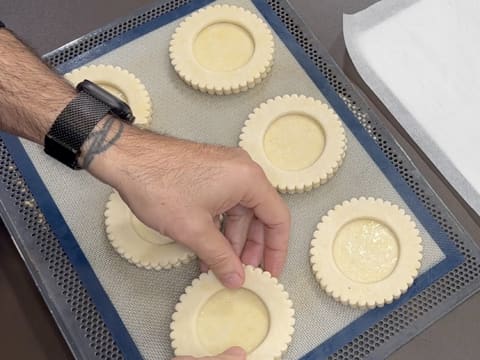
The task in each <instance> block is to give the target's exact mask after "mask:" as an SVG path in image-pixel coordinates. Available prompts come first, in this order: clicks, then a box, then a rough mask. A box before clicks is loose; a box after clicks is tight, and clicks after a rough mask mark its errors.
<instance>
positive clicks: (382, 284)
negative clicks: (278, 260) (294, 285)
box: [310, 197, 422, 308]
mask: <svg viewBox="0 0 480 360" xmlns="http://www.w3.org/2000/svg"><path fill="white" fill-rule="evenodd" d="M421 242H422V239H421V238H420V236H419V231H418V229H417V227H416V225H415V223H414V222H413V220H412V219H411V217H410V216H409V215H407V214H405V211H404V210H403V209H400V208H399V207H398V206H397V205H393V204H391V203H390V202H388V201H384V200H382V199H374V198H368V199H366V198H364V197H361V198H359V199H356V198H354V199H351V200H350V201H345V202H343V204H341V205H337V206H336V207H335V208H334V209H333V210H330V211H329V212H328V214H327V215H326V216H324V217H323V218H322V221H321V222H320V223H319V224H318V226H317V230H316V231H315V234H314V239H313V240H312V244H311V249H310V261H311V264H312V269H313V272H314V273H315V276H316V278H317V280H318V281H319V283H320V286H321V287H322V288H323V289H324V290H325V291H326V292H327V293H328V294H329V295H331V296H333V297H334V298H335V300H337V301H340V302H342V303H343V304H348V305H350V306H353V307H360V308H374V307H381V306H383V305H384V304H390V303H391V302H392V301H393V300H394V299H398V298H399V297H400V295H401V294H403V293H404V292H406V291H407V289H408V288H409V287H410V286H411V285H412V283H413V281H414V279H415V278H416V277H417V275H418V270H419V269H420V265H421V263H420V262H421V259H422V245H421Z"/></svg>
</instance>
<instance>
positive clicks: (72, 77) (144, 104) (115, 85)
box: [64, 65, 152, 128]
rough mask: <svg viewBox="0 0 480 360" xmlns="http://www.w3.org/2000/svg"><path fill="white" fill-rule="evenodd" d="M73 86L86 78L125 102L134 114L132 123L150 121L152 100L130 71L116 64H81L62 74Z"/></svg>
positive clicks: (148, 123) (147, 122)
mask: <svg viewBox="0 0 480 360" xmlns="http://www.w3.org/2000/svg"><path fill="white" fill-rule="evenodd" d="M64 77H65V79H67V80H68V81H69V82H70V83H71V84H72V85H73V86H77V84H78V83H80V82H82V81H83V80H85V79H87V80H90V81H92V82H94V83H95V84H97V85H98V86H100V87H101V88H103V89H104V90H106V91H108V92H109V93H111V94H112V95H114V96H116V97H117V98H119V99H120V100H122V101H124V102H126V103H127V104H128V105H129V106H130V108H131V109H132V113H133V115H134V116H135V121H134V124H135V125H137V126H139V127H142V128H146V127H148V126H149V125H150V123H151V121H152V101H151V99H150V96H149V95H148V92H147V89H146V88H145V86H144V85H143V84H142V83H141V82H140V80H139V79H138V78H137V77H135V75H133V74H132V73H130V72H128V71H127V70H125V69H122V68H120V67H118V66H112V65H89V66H82V67H80V68H78V69H75V70H73V71H72V72H69V73H66V74H65V75H64Z"/></svg>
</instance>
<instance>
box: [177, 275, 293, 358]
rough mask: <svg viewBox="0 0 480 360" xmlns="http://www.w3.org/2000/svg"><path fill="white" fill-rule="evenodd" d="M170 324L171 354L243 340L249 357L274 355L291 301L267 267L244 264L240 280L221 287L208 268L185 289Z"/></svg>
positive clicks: (281, 347) (217, 349)
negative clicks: (233, 286)
mask: <svg viewBox="0 0 480 360" xmlns="http://www.w3.org/2000/svg"><path fill="white" fill-rule="evenodd" d="M175 310H176V311H175V313H174V314H173V315H172V323H171V325H170V328H171V329H172V332H171V333H170V337H171V339H172V347H173V349H174V351H175V355H176V356H182V355H191V356H195V357H201V356H213V355H216V354H218V353H221V352H223V351H224V350H226V349H227V348H229V347H231V346H234V345H237V346H242V347H243V348H244V349H245V350H246V351H247V352H248V356H247V359H249V360H276V359H280V358H281V355H282V354H283V353H284V352H285V351H286V350H287V346H288V344H289V343H290V341H291V336H292V334H293V331H294V329H293V325H294V323H295V319H294V310H293V308H292V302H291V301H290V299H289V298H288V294H287V293H286V292H285V290H284V289H283V286H282V285H281V284H279V283H278V281H277V279H275V278H273V277H271V275H270V274H269V273H268V272H264V271H262V270H261V269H259V268H253V267H252V266H245V283H244V284H243V287H242V288H240V289H237V290H230V289H226V288H225V287H223V285H222V284H221V283H220V282H219V281H218V280H217V278H216V277H215V275H214V274H213V273H212V272H211V271H210V272H208V273H206V274H202V275H200V277H199V278H198V279H195V280H194V281H193V283H192V285H191V286H189V287H187V288H186V289H185V294H184V295H182V296H181V297H180V302H179V303H178V304H177V305H176V307H175Z"/></svg>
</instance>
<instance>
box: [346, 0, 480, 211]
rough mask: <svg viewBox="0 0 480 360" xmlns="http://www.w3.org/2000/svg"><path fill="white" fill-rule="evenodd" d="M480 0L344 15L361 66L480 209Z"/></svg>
mask: <svg viewBox="0 0 480 360" xmlns="http://www.w3.org/2000/svg"><path fill="white" fill-rule="evenodd" d="M479 19H480V1H478V0H383V1H380V2H378V3H376V4H374V5H372V6H371V7H369V8H367V9H365V10H363V11H361V12H359V13H356V14H354V15H344V35H345V42H346V45H347V49H348V52H349V54H350V57H351V58H352V60H353V63H354V64H355V67H356V68H357V70H358V72H359V73H360V75H361V76H362V78H363V79H364V81H365V82H366V83H367V84H368V85H369V86H370V88H371V89H372V90H373V91H374V92H375V93H376V95H377V96H378V97H379V98H380V99H381V100H382V102H383V103H384V104H385V105H386V106H387V107H388V109H389V110H390V112H391V113H392V114H393V115H394V116H395V118H396V119H397V120H398V121H399V122H400V123H401V124H402V125H403V127H404V128H405V129H406V130H407V131H408V133H409V134H410V136H411V137H412V138H413V139H414V140H415V141H416V142H417V144H419V145H420V147H421V148H422V150H423V151H424V152H425V153H426V154H427V155H428V156H429V158H430V159H431V160H432V161H433V162H434V164H435V165H436V166H437V168H438V169H439V170H440V171H441V172H442V173H443V175H444V176H445V177H446V178H447V180H448V181H449V182H450V183H451V184H452V185H453V186H454V187H455V188H456V189H457V191H458V192H459V193H460V194H461V195H462V196H463V197H464V199H465V200H466V201H467V202H468V203H469V204H470V206H472V207H473V208H474V209H475V210H476V211H477V213H480V195H479V193H480V166H479V162H478V155H477V154H478V149H477V148H476V146H477V145H478V143H479V140H480V134H479V132H480V122H479V121H478V118H479V115H478V110H479V108H478V106H479V103H480V61H479V59H480V45H479V44H480V42H479V39H480V21H479Z"/></svg>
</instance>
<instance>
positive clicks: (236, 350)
mask: <svg viewBox="0 0 480 360" xmlns="http://www.w3.org/2000/svg"><path fill="white" fill-rule="evenodd" d="M225 354H227V355H233V356H245V355H247V353H246V352H245V350H243V349H242V348H241V347H239V346H234V347H231V348H230V349H228V350H227V351H225Z"/></svg>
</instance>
